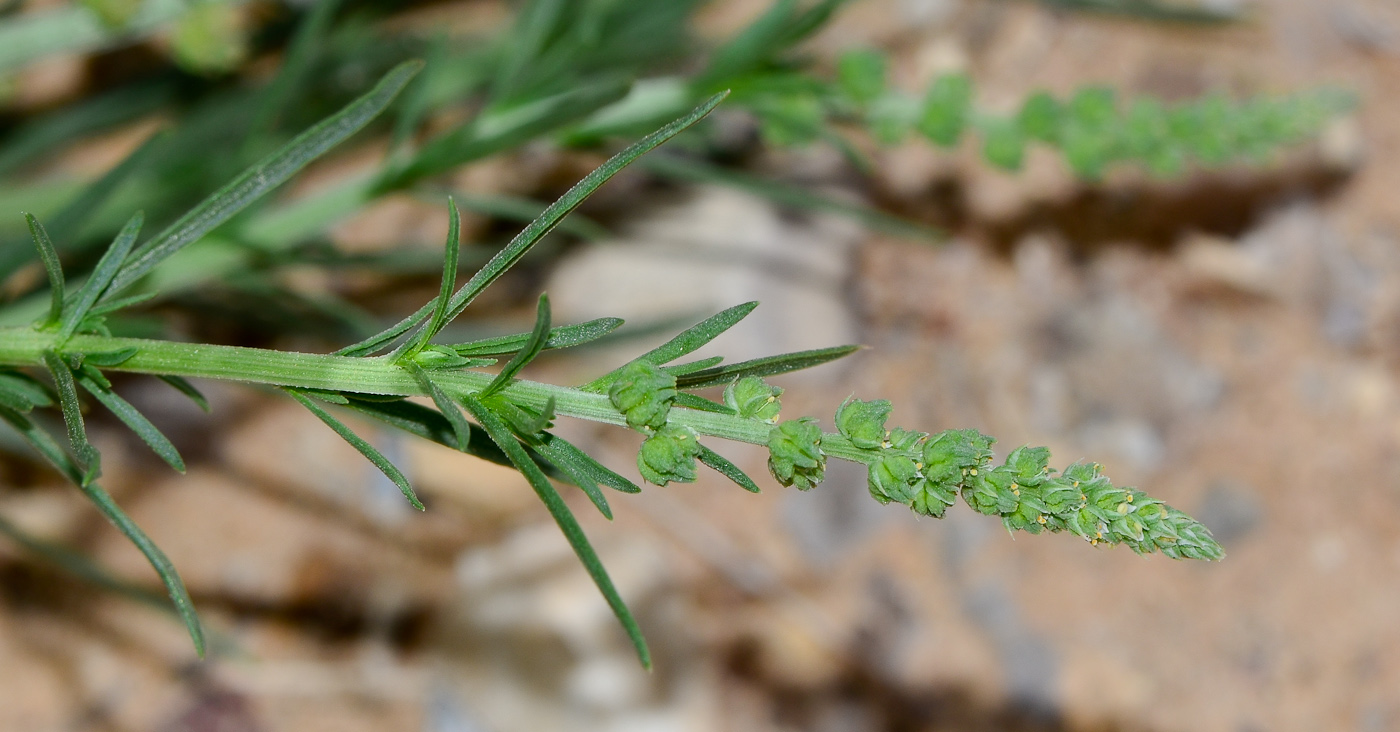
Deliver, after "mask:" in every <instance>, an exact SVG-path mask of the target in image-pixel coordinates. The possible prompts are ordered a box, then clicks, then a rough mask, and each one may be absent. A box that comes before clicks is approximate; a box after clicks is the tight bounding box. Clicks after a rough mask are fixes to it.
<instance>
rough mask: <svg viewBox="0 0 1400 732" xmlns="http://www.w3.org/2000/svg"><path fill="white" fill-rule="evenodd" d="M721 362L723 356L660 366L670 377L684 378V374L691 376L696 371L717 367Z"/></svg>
mask: <svg viewBox="0 0 1400 732" xmlns="http://www.w3.org/2000/svg"><path fill="white" fill-rule="evenodd" d="M723 361H724V356H711V357H709V358H702V359H700V360H698V361H691V362H690V363H678V364H676V365H674V366H662V367H661V370H662V371H665V372H666V373H668V374H670V375H672V376H684V375H686V374H693V373H695V372H696V371H704V370H705V369H707V368H710V367H711V366H718V365H719V364H720V363H722V362H723Z"/></svg>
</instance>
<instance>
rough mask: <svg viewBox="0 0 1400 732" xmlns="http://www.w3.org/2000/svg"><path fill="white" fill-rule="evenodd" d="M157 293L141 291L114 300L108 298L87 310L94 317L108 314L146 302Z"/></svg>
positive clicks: (157, 293)
mask: <svg viewBox="0 0 1400 732" xmlns="http://www.w3.org/2000/svg"><path fill="white" fill-rule="evenodd" d="M159 294H160V293H159V292H143V293H141V294H139V295H131V296H129V297H119V298H116V299H115V300H108V301H107V302H104V303H99V304H97V305H94V306H93V307H92V309H91V310H89V311H88V315H92V316H94V317H96V316H99V315H108V314H111V313H115V312H117V311H118V310H125V309H127V308H129V307H131V306H132V305H140V304H141V303H143V302H146V301H147V300H151V299H154V298H155V297H156V296H157V295H159Z"/></svg>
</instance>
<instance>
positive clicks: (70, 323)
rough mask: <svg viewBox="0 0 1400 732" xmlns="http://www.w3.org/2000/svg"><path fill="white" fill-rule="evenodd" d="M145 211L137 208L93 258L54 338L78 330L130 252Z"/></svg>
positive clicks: (67, 336) (64, 337)
mask: <svg viewBox="0 0 1400 732" xmlns="http://www.w3.org/2000/svg"><path fill="white" fill-rule="evenodd" d="M145 221H146V215H145V214H144V213H142V212H140V211H137V212H136V214H135V215H134V216H132V217H131V219H130V220H129V221H127V222H126V226H123V227H122V230H121V231H120V232H118V233H117V238H116V239H113V240H112V246H110V247H108V248H107V251H106V252H104V253H103V254H102V258H101V259H99V260H97V266H96V267H94V268H93V270H92V275H90V276H89V277H88V279H87V282H84V283H83V286H82V288H80V289H79V290H78V294H77V295H75V296H74V298H73V304H72V306H71V307H69V308H68V309H67V310H66V311H65V312H64V313H63V320H62V321H61V322H60V323H59V329H58V342H59V343H60V344H61V343H64V342H66V341H67V340H68V339H69V338H71V337H73V334H74V333H76V332H77V331H78V326H79V325H81V324H82V322H83V318H86V317H87V314H88V311H89V310H90V309H91V308H92V306H93V305H94V304H95V303H96V302H97V298H99V297H101V296H102V293H103V291H105V290H106V289H107V285H109V284H111V283H112V278H113V277H116V276H117V270H118V269H119V268H121V266H122V263H123V262H125V261H126V255H127V254H129V253H131V246H132V245H133V244H135V243H136V235H137V234H139V233H141V225H142V224H143V223H145Z"/></svg>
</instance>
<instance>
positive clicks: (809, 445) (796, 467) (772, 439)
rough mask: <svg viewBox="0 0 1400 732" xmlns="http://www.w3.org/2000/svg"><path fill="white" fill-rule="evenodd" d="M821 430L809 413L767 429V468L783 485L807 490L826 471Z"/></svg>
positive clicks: (816, 482) (820, 478)
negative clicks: (808, 415)
mask: <svg viewBox="0 0 1400 732" xmlns="http://www.w3.org/2000/svg"><path fill="white" fill-rule="evenodd" d="M821 441H822V430H821V427H820V426H819V425H818V424H817V420H815V419H813V418H811V417H802V418H800V419H790V420H788V421H786V422H782V423H780V424H779V425H778V426H776V427H774V428H773V429H772V431H770V432H769V433H768V470H769V471H770V472H772V473H773V477H774V478H776V479H777V480H778V482H779V483H782V484H783V485H785V486H796V487H797V488H798V490H804V491H805V490H809V489H811V488H813V487H814V486H816V485H817V484H818V483H820V482H821V481H822V477H823V476H824V475H825V474H826V455H825V454H824V453H823V452H822V450H821Z"/></svg>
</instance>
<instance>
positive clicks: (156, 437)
mask: <svg viewBox="0 0 1400 732" xmlns="http://www.w3.org/2000/svg"><path fill="white" fill-rule="evenodd" d="M77 381H78V383H79V384H82V386H83V388H84V389H86V390H87V391H88V393H89V394H92V396H93V397H94V398H96V399H97V401H99V402H102V406H104V407H106V408H107V410H108V411H110V412H111V413H112V414H114V415H116V417H117V419H120V420H121V421H122V423H123V424H125V425H126V426H127V427H130V428H131V431H132V432H135V433H136V436H137V437H140V438H141V441H142V442H145V443H146V444H147V445H149V446H150V448H151V450H152V451H153V452H155V454H156V455H158V456H160V459H161V460H164V461H165V462H166V464H168V465H169V466H170V467H172V468H174V469H175V470H176V471H178V472H181V473H183V472H185V461H184V459H183V458H181V457H180V451H179V450H176V449H175V445H174V444H172V443H171V442H170V439H169V438H167V437H166V436H165V435H164V434H163V433H162V432H161V431H160V430H159V429H158V428H157V427H156V426H155V425H153V424H151V421H150V420H149V419H146V415H144V414H141V412H139V411H137V409H136V407H133V406H132V405H131V403H130V402H128V401H127V400H125V399H123V398H121V397H120V396H118V395H117V393H116V392H114V391H112V388H111V386H110V385H104V384H102V383H100V382H98V381H97V380H95V379H93V378H92V377H91V376H89V375H87V374H83V373H79V374H78V376H77Z"/></svg>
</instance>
